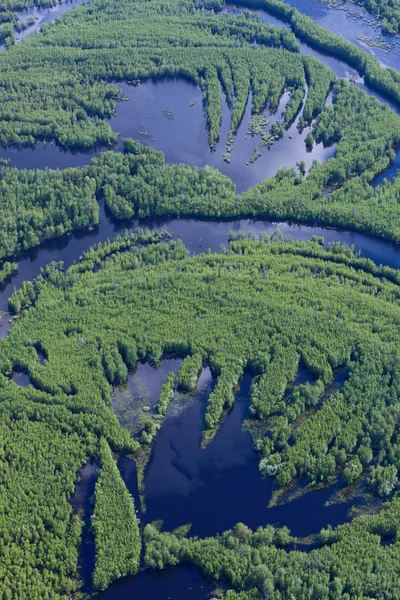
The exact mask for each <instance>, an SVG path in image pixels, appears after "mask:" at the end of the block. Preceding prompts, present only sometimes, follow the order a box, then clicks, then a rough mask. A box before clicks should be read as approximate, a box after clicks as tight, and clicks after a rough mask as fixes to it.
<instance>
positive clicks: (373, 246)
mask: <svg viewBox="0 0 400 600" xmlns="http://www.w3.org/2000/svg"><path fill="white" fill-rule="evenodd" d="M80 3H81V0H75V1H74V2H72V3H69V4H63V5H58V6H56V7H55V8H53V9H50V10H36V9H32V10H31V11H26V13H25V14H24V15H21V20H26V19H27V18H28V17H29V16H30V15H32V16H35V17H38V19H37V21H36V22H35V25H34V26H32V27H31V28H29V29H28V30H27V31H25V32H23V33H22V34H19V35H18V40H19V39H23V38H24V37H25V36H26V35H28V34H30V33H32V32H33V31H35V30H37V29H39V27H40V25H41V24H42V23H47V22H51V21H52V20H54V19H55V17H56V16H60V15H61V14H62V13H63V12H64V11H65V10H67V9H68V8H69V7H70V6H71V5H76V4H80ZM289 3H291V4H293V5H295V6H296V8H298V9H299V10H302V11H303V12H305V13H306V14H309V15H310V16H312V17H313V18H314V19H315V20H316V21H318V22H320V24H321V25H323V26H324V27H327V28H328V29H330V30H331V31H334V32H338V33H340V34H341V35H343V36H344V37H345V38H346V39H348V40H349V41H352V42H354V43H356V44H358V45H360V46H362V47H364V49H367V50H368V51H370V52H372V53H374V54H375V55H376V56H377V57H378V58H379V60H381V61H382V63H384V64H385V65H387V66H394V67H398V65H399V59H398V55H397V54H395V53H394V52H392V53H389V54H386V51H385V50H381V49H377V48H373V49H372V48H370V47H368V46H365V43H364V42H362V41H360V40H358V39H357V38H358V37H360V36H362V37H371V36H372V35H378V33H377V32H376V31H375V32H374V31H373V30H372V29H371V27H370V26H368V25H366V23H365V21H364V20H360V18H359V17H356V16H355V15H354V14H351V13H350V12H349V10H351V11H353V10H356V11H357V10H359V9H354V7H352V6H350V8H349V10H348V11H347V12H346V11H340V10H328V9H327V8H326V7H325V6H324V5H323V4H321V3H319V2H317V1H314V0H311V1H310V0H307V1H305V0H289ZM258 13H259V15H260V17H261V18H263V19H265V20H266V21H268V22H274V21H275V22H277V23H278V24H281V23H280V22H278V21H277V20H276V19H274V18H273V17H270V16H269V15H267V14H266V13H263V12H262V11H258ZM391 41H393V40H391ZM394 42H395V44H398V40H397V39H396V40H394ZM395 50H396V49H395ZM301 51H302V52H304V53H305V54H311V55H314V56H316V57H317V58H319V59H320V60H321V61H322V62H324V64H326V65H327V66H329V67H330V68H332V69H333V70H334V71H335V73H337V74H338V76H340V77H346V78H350V77H352V78H354V79H355V81H356V84H357V85H359V86H360V87H363V86H364V84H363V81H362V79H361V78H360V77H358V75H357V74H356V73H355V71H354V70H353V69H351V68H350V67H348V66H347V65H346V64H345V63H343V62H341V61H339V60H337V59H334V58H331V57H328V56H325V55H323V54H321V53H319V52H317V51H315V50H313V49H311V48H310V47H308V46H307V45H306V44H303V43H301ZM121 89H122V90H123V92H124V93H125V95H126V96H127V97H129V101H127V102H121V103H119V104H118V106H117V115H116V117H113V118H112V119H111V125H112V127H113V129H114V130H115V131H118V132H120V134H121V136H120V139H122V138H124V137H133V138H136V139H140V141H142V142H143V143H148V144H151V145H153V146H154V147H155V148H156V149H160V150H163V151H164V153H165V156H166V160H167V162H168V163H179V162H186V163H187V164H190V165H197V166H204V165H205V164H211V165H212V166H214V167H216V168H218V169H220V170H221V171H222V172H223V173H226V174H227V175H229V176H230V177H231V178H232V179H233V180H234V181H235V183H236V184H237V187H238V191H242V190H243V189H246V188H248V187H250V186H252V185H254V184H255V183H257V182H258V181H260V180H262V179H264V178H266V177H269V176H271V175H273V174H274V173H275V172H276V170H277V169H278V168H279V167H281V166H295V163H296V162H297V161H298V160H305V161H306V164H307V166H309V165H310V163H311V161H312V160H313V159H314V158H316V159H317V160H320V161H322V160H326V159H327V158H329V157H330V156H332V155H333V154H334V151H335V149H334V148H323V147H322V146H321V145H320V146H319V147H318V146H317V147H316V148H315V149H314V151H313V153H311V154H307V153H306V152H305V148H304V137H305V135H306V134H307V130H305V131H304V132H303V133H302V134H299V133H298V131H297V129H295V127H294V128H292V130H290V131H289V132H286V133H285V135H284V137H283V139H282V140H280V141H279V142H277V143H276V144H275V145H274V146H273V148H272V150H271V151H270V152H268V151H266V150H264V155H263V156H262V157H261V158H260V159H259V160H258V161H256V163H255V164H254V165H250V166H249V167H246V166H245V162H246V161H247V160H248V159H249V157H250V155H251V153H252V151H253V149H254V147H255V143H256V139H255V138H253V139H252V138H251V137H250V136H246V133H247V127H248V123H249V119H250V102H249V104H248V106H247V109H246V114H245V117H244V120H243V123H242V125H241V127H240V129H239V132H238V135H237V138H236V140H235V144H234V147H233V152H232V162H231V164H230V165H227V164H226V163H224V162H223V160H222V154H223V151H224V147H225V142H226V137H227V133H228V129H229V111H228V108H227V106H226V105H224V111H223V124H222V131H221V141H220V143H219V145H218V147H217V151H216V152H214V153H211V152H210V150H209V148H208V140H207V131H206V128H205V120H204V111H203V106H202V98H201V92H200V90H199V89H197V88H196V87H194V86H192V85H190V84H188V83H187V82H183V81H179V82H170V81H169V82H166V81H163V82H157V83H155V82H145V83H143V84H142V85H140V86H139V87H137V88H132V87H129V86H127V85H126V84H121ZM366 91H368V93H371V92H370V91H369V90H367V89H366ZM378 97H379V96H378ZM380 99H381V98H380ZM285 100H287V99H285V98H283V99H282V102H281V105H280V106H279V107H278V110H277V112H276V114H275V115H271V116H270V120H271V122H272V121H273V119H274V118H275V119H277V118H279V116H280V113H281V112H282V110H283V108H284V102H285ZM169 111H171V113H172V118H170V116H166V114H167V113H168V115H170V112H169ZM143 129H145V130H146V131H148V132H150V133H151V134H152V135H151V137H148V138H147V137H146V138H143V136H141V135H140V134H138V130H143ZM290 135H292V139H290V138H289V136H290ZM246 137H247V139H246ZM120 148H121V141H119V143H118V144H117V146H116V150H119V149H120ZM99 151H100V149H98V150H96V151H94V152H92V153H88V154H85V153H77V154H73V153H71V152H63V151H62V150H61V149H60V148H57V147H55V146H54V145H47V146H44V145H41V144H39V145H37V147H36V148H34V149H31V148H25V149H23V150H17V149H14V148H13V149H7V150H3V151H1V152H0V156H2V157H3V158H9V159H10V162H11V164H12V165H14V166H18V167H20V168H43V167H45V166H47V167H50V168H58V167H60V168H65V167H68V166H82V165H84V164H87V163H88V161H89V160H90V158H91V157H92V156H93V155H97V154H98V152H99ZM398 166H400V160H398V158H397V159H396V161H395V163H394V165H393V166H392V168H391V171H390V172H387V173H386V174H385V175H383V176H388V175H390V177H392V176H394V174H396V172H397V167H398ZM383 176H382V178H381V180H382V179H383ZM381 180H379V181H378V183H379V182H380V181H381ZM100 217H101V218H100V225H99V227H97V228H95V229H94V230H93V231H91V232H88V231H82V232H75V233H73V234H70V235H66V236H63V238H61V239H58V240H53V241H50V242H47V243H45V244H43V245H42V246H40V247H38V248H35V249H33V250H31V251H29V252H26V253H24V254H22V255H21V256H20V257H19V271H18V273H17V275H15V276H13V277H11V278H10V280H9V281H8V282H6V283H5V284H3V286H2V288H1V291H0V309H1V310H5V309H6V307H7V298H8V296H9V295H10V293H11V292H12V290H13V287H14V286H17V287H18V286H19V285H20V284H21V282H22V281H23V280H25V279H32V278H33V277H35V276H36V275H37V274H38V273H39V271H40V268H41V267H42V266H44V265H45V264H47V263H48V262H49V261H50V260H57V261H58V260H63V261H64V263H65V266H66V267H68V266H69V265H70V264H72V263H73V262H74V261H76V260H79V257H80V256H81V254H82V252H83V251H84V250H86V249H87V248H89V247H90V246H91V245H92V244H93V243H95V242H98V241H104V240H106V239H107V238H112V237H113V236H115V234H116V233H118V232H122V231H123V230H124V229H125V228H126V227H127V228H128V229H135V228H136V227H137V226H138V221H136V220H132V221H129V222H118V221H115V220H113V219H112V218H111V217H110V216H109V215H108V214H107V213H106V211H105V209H104V206H103V204H101V214H100ZM140 225H144V226H148V227H149V228H150V229H155V228H159V227H161V226H164V225H165V226H167V227H168V229H169V231H170V232H171V233H173V234H174V235H176V236H179V237H181V238H182V239H183V241H184V243H185V244H186V245H187V247H188V248H189V250H190V251H191V253H192V254H195V253H198V252H203V251H204V250H205V249H207V248H208V247H210V248H211V249H212V250H215V251H217V250H218V249H219V246H220V244H221V243H225V244H226V242H227V237H228V232H229V230H231V229H233V230H236V231H239V230H243V231H252V232H253V233H254V234H256V235H257V234H258V233H259V232H268V233H272V232H273V231H275V230H276V229H277V228H279V229H280V230H281V231H282V232H283V233H290V234H291V235H292V237H293V238H295V239H309V238H310V237H311V236H312V235H323V236H324V237H325V241H326V242H329V241H341V242H345V243H348V244H354V245H355V246H356V248H357V249H359V250H361V251H362V253H363V255H364V256H368V257H370V258H372V259H373V260H374V261H375V262H377V263H378V264H379V263H385V264H388V265H390V266H393V267H400V248H399V246H398V245H395V244H392V243H390V242H384V241H380V240H377V239H374V238H371V237H369V236H366V235H362V234H357V233H351V232H346V231H335V230H332V229H325V228H318V227H309V226H304V225H302V226H299V225H291V224H287V223H281V224H279V225H278V224H276V223H268V222H262V221H251V220H245V219H242V220H237V221H229V222H206V221H199V220H194V219H180V220H177V219H175V220H149V221H145V222H142V223H140ZM8 327H9V324H8V322H7V320H5V321H4V324H3V327H2V328H1V329H0V336H4V334H5V333H6V331H7V329H8ZM164 366H165V365H164ZM144 367H145V366H144ZM167 370H168V369H163V367H162V368H161V375H160V373H158V374H157V375H156V374H155V373H154V372H152V370H149V369H148V370H147V371H146V369H144V373H145V376H147V377H148V379H147V383H148V389H149V390H150V391H149V394H150V397H154V398H156V396H157V395H158V391H159V388H160V386H161V385H162V382H163V377H166V372H167ZM21 377H22V376H21V375H19V380H18V382H19V383H20V384H22V385H23V384H26V383H29V382H25V381H24V380H23V379H21ZM214 383H215V382H214V380H213V379H212V377H211V374H210V372H209V371H208V370H207V369H206V370H204V371H203V373H202V376H201V379H200V382H199V386H198V388H197V390H196V393H195V395H194V398H193V399H192V400H191V401H190V402H188V405H187V407H186V408H185V409H184V410H183V411H182V412H180V413H179V414H178V415H175V416H171V414H169V415H168V416H167V418H166V420H165V422H164V424H163V426H162V429H161V431H160V433H159V436H158V437H157V439H156V442H155V444H154V446H153V449H152V454H151V458H150V462H149V465H148V468H147V471H146V477H145V500H146V505H147V511H146V513H145V514H144V515H143V516H142V519H143V520H144V522H150V521H152V520H153V519H159V518H161V519H163V520H164V527H165V529H172V528H174V527H176V526H178V525H181V524H182V523H186V522H191V523H192V530H191V533H192V534H193V535H200V536H205V535H213V534H215V533H216V532H221V531H223V530H224V529H227V528H229V527H232V525H234V524H235V523H236V522H238V521H244V522H245V523H247V524H248V525H249V526H251V527H257V526H258V525H264V524H266V523H280V524H281V525H283V524H285V525H288V526H289V528H290V529H291V530H292V533H293V534H294V535H298V536H304V535H307V534H309V533H315V532H317V531H318V530H319V529H320V528H321V527H323V526H324V525H326V524H327V523H331V524H332V525H336V524H338V523H341V522H343V521H345V520H346V519H347V511H348V508H349V506H348V505H346V504H339V505H332V506H330V507H325V506H324V504H325V502H326V500H327V499H328V498H329V497H330V495H331V493H332V490H323V491H320V492H315V493H312V494H307V495H305V496H304V497H302V498H300V499H298V500H296V501H294V502H292V503H290V504H288V505H283V506H279V507H275V508H270V509H268V508H267V504H268V501H269V499H270V497H271V493H272V485H273V481H272V480H270V479H265V480H263V479H261V477H260V475H259V472H258V459H259V457H258V455H257V454H256V453H255V451H254V449H253V447H252V442H251V437H250V435H249V434H248V433H247V432H245V431H242V427H241V426H242V422H243V419H244V418H245V417H246V415H247V408H248V403H249V391H250V385H251V378H250V376H249V375H246V376H245V377H244V378H243V380H242V383H241V386H240V390H239V391H238V393H237V397H236V402H235V404H234V407H233V409H232V411H231V412H230V414H229V415H228V416H227V417H226V419H225V420H224V422H223V424H222V426H221V428H220V431H219V432H218V433H217V435H216V436H215V438H214V439H213V440H212V441H211V443H210V444H209V445H208V446H207V447H206V448H205V449H201V445H200V444H201V437H202V424H203V418H204V411H205V407H206V402H207V398H208V395H209V393H210V391H211V390H212V387H213V385H214ZM131 385H133V386H134V385H135V383H134V382H131ZM173 408H174V406H172V407H171V410H173ZM118 466H119V468H120V470H121V473H122V475H123V477H124V480H125V482H126V484H127V486H128V488H129V490H130V491H131V493H132V494H133V495H134V497H135V498H136V505H137V506H139V501H138V490H137V478H136V468H135V465H134V463H133V461H130V460H129V459H127V458H124V457H122V458H121V459H120V460H119V463H118ZM85 469H86V470H85ZM85 469H84V470H83V472H82V480H81V484H80V486H78V489H77V496H76V498H77V502H78V503H79V502H80V504H81V505H83V506H84V509H85V530H84V532H86V533H85V535H84V540H83V547H82V553H81V558H82V557H83V562H81V573H82V576H83V578H84V580H85V582H88V581H90V574H91V570H92V568H93V545H92V541H91V538H90V531H89V526H88V523H89V521H88V515H90V510H91V503H90V498H91V496H92V494H93V490H94V481H95V476H96V470H95V468H94V467H91V466H88V467H87V468H85ZM90 556H91V558H90ZM85 585H86V583H85ZM87 585H89V584H87ZM213 587H214V586H213V585H212V584H210V583H207V582H206V581H205V580H204V579H203V577H202V576H201V575H200V574H199V573H198V572H196V571H195V570H193V569H190V568H187V567H178V568H175V569H167V570H165V571H164V572H161V573H148V572H144V573H140V574H139V575H138V576H137V577H135V578H134V579H127V580H124V581H122V582H120V583H118V584H116V585H113V586H111V588H110V589H109V590H108V591H107V592H105V593H103V594H101V595H100V596H99V597H102V598H104V599H105V600H128V599H130V598H135V599H138V600H140V599H142V598H143V599H144V598H146V599H151V600H153V599H154V600H156V599H163V598H165V599H167V598H171V599H174V598H176V599H178V598H179V599H180V598H182V597H191V598H193V599H194V600H203V599H205V598H207V597H208V596H209V594H210V592H211V591H212V589H213ZM86 589H89V588H88V587H86Z"/></svg>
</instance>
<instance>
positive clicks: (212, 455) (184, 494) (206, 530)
mask: <svg viewBox="0 0 400 600" xmlns="http://www.w3.org/2000/svg"><path fill="white" fill-rule="evenodd" d="M308 379H309V378H308V377H305V376H303V377H301V378H299V380H298V383H300V382H304V381H305V380H308ZM251 382H252V378H251V376H250V375H245V376H244V377H243V380H242V382H241V385H240V389H239V391H238V393H237V395H236V399H235V403H234V405H233V408H232V410H231V412H230V413H229V415H228V416H227V417H226V418H225V419H224V421H223V423H222V425H221V427H220V429H219V431H218V433H217V434H216V436H215V437H214V439H213V440H212V441H211V442H210V443H209V444H208V445H207V446H206V447H205V448H201V440H202V432H203V424H204V413H205V410H206V406H207V399H208V396H209V394H210V391H211V389H212V386H213V385H214V381H213V379H212V378H211V374H210V373H209V372H204V373H203V375H202V379H201V380H200V382H199V388H198V390H197V392H196V395H195V400H194V401H192V402H191V403H190V404H189V406H188V407H187V408H185V409H184V410H183V411H182V412H181V413H180V414H179V415H178V416H174V417H170V418H167V419H166V421H165V422H164V424H163V426H162V428H161V430H160V432H159V434H158V436H157V438H156V440H155V442H154V445H153V449H152V454H151V458H150V462H149V464H148V468H147V471H146V477H145V503H146V507H147V509H146V512H145V513H144V515H143V516H142V519H144V521H145V522H151V521H153V520H156V519H162V520H163V528H164V529H165V530H173V529H174V528H176V527H178V526H180V525H183V524H186V523H192V527H191V530H190V535H198V536H201V537H204V536H211V535H215V534H216V533H222V532H223V531H225V530H227V529H230V528H231V527H233V526H234V525H235V524H236V523H238V522H244V523H246V525H248V526H249V527H251V528H253V529H254V528H257V527H258V526H260V525H266V524H268V523H272V524H279V525H281V526H283V525H286V526H287V527H289V529H290V530H291V532H292V534H293V535H295V536H298V537H303V536H307V535H309V534H312V533H317V532H319V530H320V529H321V528H322V527H325V526H326V525H327V524H328V523H330V524H331V525H333V526H335V525H337V524H339V523H343V522H344V521H346V520H347V512H348V509H349V506H350V504H347V503H343V504H336V505H331V506H327V507H325V506H324V504H325V502H326V501H327V500H328V499H329V497H330V496H331V495H332V491H333V490H332V489H329V488H328V489H324V490H322V491H318V492H312V493H308V494H306V495H304V496H302V497H301V498H299V499H298V500H295V501H293V502H290V503H288V504H284V505H282V506H276V507H273V508H268V503H269V501H270V499H271V495H272V492H273V489H274V486H275V483H274V478H265V479H263V478H262V477H261V476H260V473H259V468H258V464H259V460H260V455H259V454H258V453H257V452H256V451H255V450H254V447H253V443H252V439H251V436H250V434H249V433H247V432H245V431H242V429H241V427H242V423H243V419H244V418H246V417H247V416H248V414H247V413H248V407H249V401H250V387H251ZM123 475H124V478H125V482H126V484H127V486H128V489H129V490H130V492H131V493H132V494H135V493H137V483H136V481H135V479H136V478H135V472H134V468H131V471H130V472H128V471H127V470H125V471H123Z"/></svg>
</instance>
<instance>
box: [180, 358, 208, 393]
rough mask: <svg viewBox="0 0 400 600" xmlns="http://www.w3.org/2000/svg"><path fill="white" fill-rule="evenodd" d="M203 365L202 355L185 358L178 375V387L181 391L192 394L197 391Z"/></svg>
mask: <svg viewBox="0 0 400 600" xmlns="http://www.w3.org/2000/svg"><path fill="white" fill-rule="evenodd" d="M202 364H203V358H202V356H201V354H193V355H192V356H187V357H186V358H185V360H184V361H183V363H182V365H181V368H180V369H179V373H178V387H179V388H180V389H181V390H183V391H185V392H192V391H194V390H195V389H196V385H197V380H198V378H199V373H200V370H201V367H202Z"/></svg>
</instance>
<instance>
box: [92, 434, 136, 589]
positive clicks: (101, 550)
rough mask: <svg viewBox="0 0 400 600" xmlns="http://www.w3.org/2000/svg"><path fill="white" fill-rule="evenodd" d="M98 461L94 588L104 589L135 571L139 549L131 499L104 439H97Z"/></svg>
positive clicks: (94, 517)
mask: <svg viewBox="0 0 400 600" xmlns="http://www.w3.org/2000/svg"><path fill="white" fill-rule="evenodd" d="M99 462H100V471H99V477H98V480H97V482H96V489H95V504H94V511H93V516H92V523H91V526H92V530H93V534H94V539H95V547H96V566H95V570H94V572H93V589H94V590H95V591H99V590H104V589H105V588H106V587H108V586H109V585H110V583H112V582H113V581H115V580H116V579H119V578H120V577H125V576H126V575H133V574H135V573H137V571H138V570H139V561H140V551H141V539H140V533H139V526H138V521H137V518H136V514H135V506H134V502H133V498H132V497H131V496H130V494H129V492H128V490H127V488H126V486H125V484H124V482H123V481H122V479H121V475H120V473H119V471H118V468H117V465H116V463H115V461H114V459H113V457H112V454H111V450H110V447H109V445H108V443H107V441H106V440H105V439H104V438H101V440H100V446H99Z"/></svg>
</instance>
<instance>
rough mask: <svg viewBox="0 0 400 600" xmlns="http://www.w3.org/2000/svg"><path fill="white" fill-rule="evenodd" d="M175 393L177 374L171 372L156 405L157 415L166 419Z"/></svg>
mask: <svg viewBox="0 0 400 600" xmlns="http://www.w3.org/2000/svg"><path fill="white" fill-rule="evenodd" d="M174 391H175V373H173V372H171V373H168V375H167V381H166V382H165V383H164V385H163V386H162V389H161V393H160V395H159V397H158V400H157V404H156V413H157V415H160V416H162V417H164V416H165V415H166V412H167V410H168V407H169V405H170V404H171V402H172V400H173V397H174Z"/></svg>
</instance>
